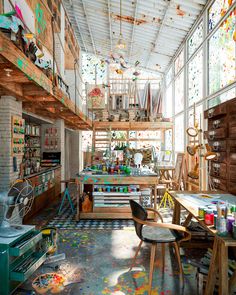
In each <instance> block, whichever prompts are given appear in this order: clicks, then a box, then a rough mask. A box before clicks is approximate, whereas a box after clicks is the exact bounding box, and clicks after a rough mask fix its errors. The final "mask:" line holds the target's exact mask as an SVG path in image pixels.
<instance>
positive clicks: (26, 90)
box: [23, 83, 48, 97]
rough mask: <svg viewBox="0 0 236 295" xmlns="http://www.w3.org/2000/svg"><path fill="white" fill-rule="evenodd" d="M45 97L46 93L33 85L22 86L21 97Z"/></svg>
mask: <svg viewBox="0 0 236 295" xmlns="http://www.w3.org/2000/svg"><path fill="white" fill-rule="evenodd" d="M31 95H32V96H38V95H39V96H40V97H42V96H47V95H48V92H47V91H46V90H44V89H43V88H42V87H40V86H37V85H35V84H32V83H31V84H23V96H31Z"/></svg>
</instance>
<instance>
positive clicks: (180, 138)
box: [175, 115, 185, 152]
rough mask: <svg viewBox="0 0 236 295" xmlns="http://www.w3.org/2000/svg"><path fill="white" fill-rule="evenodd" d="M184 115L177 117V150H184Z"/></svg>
mask: <svg viewBox="0 0 236 295" xmlns="http://www.w3.org/2000/svg"><path fill="white" fill-rule="evenodd" d="M184 132H185V130H184V115H179V116H177V117H176V118H175V151H176V152H183V151H184Z"/></svg>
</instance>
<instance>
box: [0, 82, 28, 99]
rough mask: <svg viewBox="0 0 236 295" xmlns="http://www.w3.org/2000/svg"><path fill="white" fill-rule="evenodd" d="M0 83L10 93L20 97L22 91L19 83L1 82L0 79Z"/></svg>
mask: <svg viewBox="0 0 236 295" xmlns="http://www.w3.org/2000/svg"><path fill="white" fill-rule="evenodd" d="M0 85H1V87H2V88H4V89H5V90H6V91H7V92H9V93H10V94H11V95H13V96H16V97H17V98H22V96H23V91H22V87H21V85H20V84H18V83H14V82H13V83H12V82H3V81H1V80H0Z"/></svg>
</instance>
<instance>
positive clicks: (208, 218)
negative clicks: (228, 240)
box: [204, 210, 214, 225]
mask: <svg viewBox="0 0 236 295" xmlns="http://www.w3.org/2000/svg"><path fill="white" fill-rule="evenodd" d="M212 214H213V212H212V210H206V212H205V217H204V221H205V224H206V225H213V222H214V214H213V216H212Z"/></svg>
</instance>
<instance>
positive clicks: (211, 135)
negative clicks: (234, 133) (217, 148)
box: [204, 128, 227, 140]
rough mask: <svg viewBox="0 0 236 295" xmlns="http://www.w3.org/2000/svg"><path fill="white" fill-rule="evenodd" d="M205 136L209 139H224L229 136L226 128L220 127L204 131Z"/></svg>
mask: <svg viewBox="0 0 236 295" xmlns="http://www.w3.org/2000/svg"><path fill="white" fill-rule="evenodd" d="M204 136H205V138H207V139H208V140H215V139H223V138H225V137H226V136H227V132H226V129H225V128H218V129H214V130H210V131H204Z"/></svg>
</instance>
